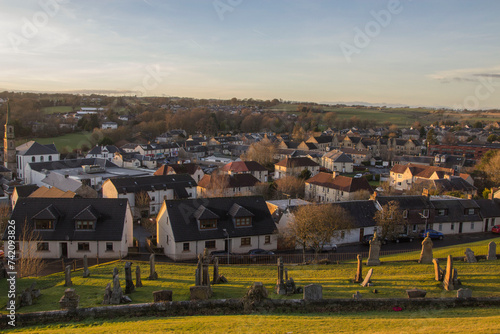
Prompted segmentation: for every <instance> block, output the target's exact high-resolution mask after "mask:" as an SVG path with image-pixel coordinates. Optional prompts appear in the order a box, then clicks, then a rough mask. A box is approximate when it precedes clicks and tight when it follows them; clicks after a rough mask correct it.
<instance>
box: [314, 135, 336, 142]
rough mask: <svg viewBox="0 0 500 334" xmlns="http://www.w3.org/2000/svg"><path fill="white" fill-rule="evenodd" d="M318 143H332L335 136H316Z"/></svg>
mask: <svg viewBox="0 0 500 334" xmlns="http://www.w3.org/2000/svg"><path fill="white" fill-rule="evenodd" d="M314 139H315V140H316V141H317V142H318V144H326V143H331V142H332V141H333V136H328V135H321V136H319V137H314Z"/></svg>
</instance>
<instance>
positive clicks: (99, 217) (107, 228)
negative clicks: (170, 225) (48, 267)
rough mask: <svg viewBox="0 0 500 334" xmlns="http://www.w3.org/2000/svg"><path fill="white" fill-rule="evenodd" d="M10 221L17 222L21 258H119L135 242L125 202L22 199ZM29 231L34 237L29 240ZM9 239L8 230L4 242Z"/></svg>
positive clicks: (16, 235)
mask: <svg viewBox="0 0 500 334" xmlns="http://www.w3.org/2000/svg"><path fill="white" fill-rule="evenodd" d="M10 219H11V220H12V221H15V233H16V234H15V242H16V249H18V250H17V251H16V253H17V254H19V256H20V257H23V254H29V255H27V256H34V257H38V258H44V259H54V258H60V257H66V258H83V256H84V255H87V257H99V258H120V257H123V256H126V255H127V253H128V247H131V246H132V242H133V227H132V213H131V211H130V206H129V205H128V203H127V200H126V199H102V198H99V199H89V198H23V199H22V200H19V201H18V203H17V205H16V206H15V208H14V210H13V212H12V215H11V217H10ZM26 227H27V228H28V229H26ZM28 230H29V231H33V232H34V233H35V234H36V235H35V236H34V237H35V238H28V240H26V236H27V235H26V234H25V232H27V231H28ZM9 231H10V230H9ZM7 237H8V231H5V233H4V235H3V240H7ZM30 239H31V240H30ZM4 245H5V248H6V247H7V242H5V243H4ZM5 252H7V249H5Z"/></svg>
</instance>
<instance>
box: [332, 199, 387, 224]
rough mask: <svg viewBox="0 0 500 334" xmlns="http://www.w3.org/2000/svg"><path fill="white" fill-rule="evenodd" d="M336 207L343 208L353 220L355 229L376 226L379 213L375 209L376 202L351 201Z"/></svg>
mask: <svg viewBox="0 0 500 334" xmlns="http://www.w3.org/2000/svg"><path fill="white" fill-rule="evenodd" d="M333 204H334V205H339V206H341V207H342V208H343V209H344V210H346V211H347V213H349V214H350V215H351V217H352V218H353V219H352V220H353V224H354V226H355V228H359V227H370V226H375V225H376V224H377V223H376V222H375V220H374V219H373V218H374V217H375V213H376V212H377V211H378V210H377V208H376V207H375V202H374V201H370V200H366V201H349V202H337V203H333Z"/></svg>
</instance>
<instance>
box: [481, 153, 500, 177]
mask: <svg viewBox="0 0 500 334" xmlns="http://www.w3.org/2000/svg"><path fill="white" fill-rule="evenodd" d="M478 169H480V170H481V171H483V172H484V173H485V174H486V176H487V177H488V180H489V181H490V182H492V183H493V184H495V185H497V184H499V183H500V172H499V170H500V151H488V152H486V154H485V155H484V156H483V158H482V159H481V163H480V165H479V166H478Z"/></svg>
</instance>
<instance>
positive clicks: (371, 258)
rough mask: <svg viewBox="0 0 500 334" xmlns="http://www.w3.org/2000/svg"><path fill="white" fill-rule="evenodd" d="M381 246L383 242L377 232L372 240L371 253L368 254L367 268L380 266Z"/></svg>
mask: <svg viewBox="0 0 500 334" xmlns="http://www.w3.org/2000/svg"><path fill="white" fill-rule="evenodd" d="M380 245H381V242H380V240H379V238H378V236H377V232H375V233H374V234H373V238H372V240H370V251H369V253H368V260H367V261H366V265H367V266H379V265H380V259H379V256H380Z"/></svg>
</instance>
